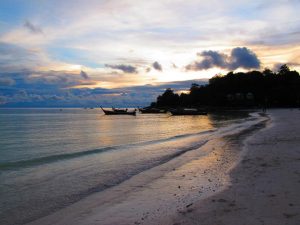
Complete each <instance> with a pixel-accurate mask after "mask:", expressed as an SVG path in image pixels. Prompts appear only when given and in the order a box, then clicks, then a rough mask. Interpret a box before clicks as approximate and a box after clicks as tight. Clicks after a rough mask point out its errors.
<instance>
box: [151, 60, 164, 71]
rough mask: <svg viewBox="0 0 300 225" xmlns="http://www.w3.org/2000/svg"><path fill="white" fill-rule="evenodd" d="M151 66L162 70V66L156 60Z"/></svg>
mask: <svg viewBox="0 0 300 225" xmlns="http://www.w3.org/2000/svg"><path fill="white" fill-rule="evenodd" d="M152 66H153V68H154V69H156V70H159V71H162V66H161V65H160V64H159V63H158V62H157V61H155V62H154V63H153V64H152Z"/></svg>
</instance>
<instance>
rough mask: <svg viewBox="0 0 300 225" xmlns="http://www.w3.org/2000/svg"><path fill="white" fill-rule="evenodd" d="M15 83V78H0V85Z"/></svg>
mask: <svg viewBox="0 0 300 225" xmlns="http://www.w3.org/2000/svg"><path fill="white" fill-rule="evenodd" d="M15 83H16V82H15V80H13V79H11V78H9V77H3V78H0V86H12V85H14V84H15Z"/></svg>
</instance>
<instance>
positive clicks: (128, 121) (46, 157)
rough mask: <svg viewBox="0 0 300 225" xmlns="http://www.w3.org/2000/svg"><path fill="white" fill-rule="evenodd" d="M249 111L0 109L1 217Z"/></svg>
mask: <svg viewBox="0 0 300 225" xmlns="http://www.w3.org/2000/svg"><path fill="white" fill-rule="evenodd" d="M245 118H249V115H248V113H247V112H239V113H228V114H224V113H223V114H209V115H207V116H204V115H201V116H171V115H170V114H137V116H130V115H112V116H108V115H104V114H103V113H102V111H101V109H97V108H95V109H83V108H76V109H69V108H63V109H58V108H51V109H40V108H39V109H28V108H27V109H7V108H2V109H0V199H1V201H0V224H6V225H10V224H11V225H18V224H25V223H27V222H30V221H33V220H36V219H38V218H41V217H44V216H47V215H49V214H51V213H53V212H55V211H57V210H60V209H62V208H64V207H67V206H69V205H71V204H73V203H75V202H77V201H80V200H81V199H83V198H85V197H87V196H89V195H91V194H93V193H96V192H101V191H103V190H106V189H108V188H110V187H113V186H116V185H118V184H120V183H122V182H124V181H126V180H128V179H130V178H131V177H133V176H135V175H137V174H139V173H141V172H143V171H146V170H149V169H151V168H154V167H156V166H158V165H161V164H163V163H166V162H168V161H170V160H172V159H174V158H176V157H180V155H182V154H184V153H185V152H187V151H192V150H194V149H196V148H199V147H201V145H202V144H203V143H204V142H205V137H207V135H205V134H208V133H211V134H213V133H214V132H217V131H218V130H219V129H221V128H224V127H230V126H232V124H239V123H241V122H242V121H244V120H245Z"/></svg>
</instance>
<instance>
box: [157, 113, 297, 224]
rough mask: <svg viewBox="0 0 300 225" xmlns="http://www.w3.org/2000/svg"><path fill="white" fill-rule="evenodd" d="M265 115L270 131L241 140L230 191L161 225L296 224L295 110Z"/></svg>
mask: <svg viewBox="0 0 300 225" xmlns="http://www.w3.org/2000/svg"><path fill="white" fill-rule="evenodd" d="M267 114H269V115H270V117H271V121H272V123H271V126H270V127H269V128H267V129H263V130H261V131H260V132H258V133H256V134H255V135H253V136H252V137H250V138H249V139H248V140H247V145H246V148H247V152H246V155H245V156H244V158H243V160H242V161H241V163H240V164H239V165H238V166H237V167H236V168H235V169H234V170H232V172H231V174H230V176H231V178H232V183H231V185H230V186H229V187H228V188H227V189H226V190H224V191H223V192H221V193H219V194H217V195H215V196H212V197H210V198H207V199H205V200H201V201H198V202H197V203H195V204H193V206H191V207H190V208H189V211H186V213H184V214H177V215H174V217H172V218H168V219H166V220H165V221H163V222H162V223H161V224H166V225H167V224H172V225H175V224H176V225H179V224H181V225H183V224H201V225H222V224H224V225H225V224H226V225H248V224H249V225H256V224H266V225H277V224H278V225H284V224H289V225H292V224H293V225H299V224H300V110H297V109H294V110H287V109H278V110H270V111H269V112H267Z"/></svg>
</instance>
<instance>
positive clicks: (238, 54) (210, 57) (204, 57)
mask: <svg viewBox="0 0 300 225" xmlns="http://www.w3.org/2000/svg"><path fill="white" fill-rule="evenodd" d="M197 55H198V56H200V57H201V60H200V61H195V62H193V63H191V64H189V65H187V66H186V69H187V70H194V71H197V70H207V69H210V68H214V67H219V68H222V69H228V70H235V69H237V68H244V69H258V68H260V61H259V59H258V58H257V56H256V54H255V53H254V52H253V51H251V50H249V49H248V48H246V47H242V48H240V47H237V48H234V49H232V51H231V53H230V55H226V54H224V53H220V52H217V51H212V50H209V51H203V52H201V53H198V54H197Z"/></svg>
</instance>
